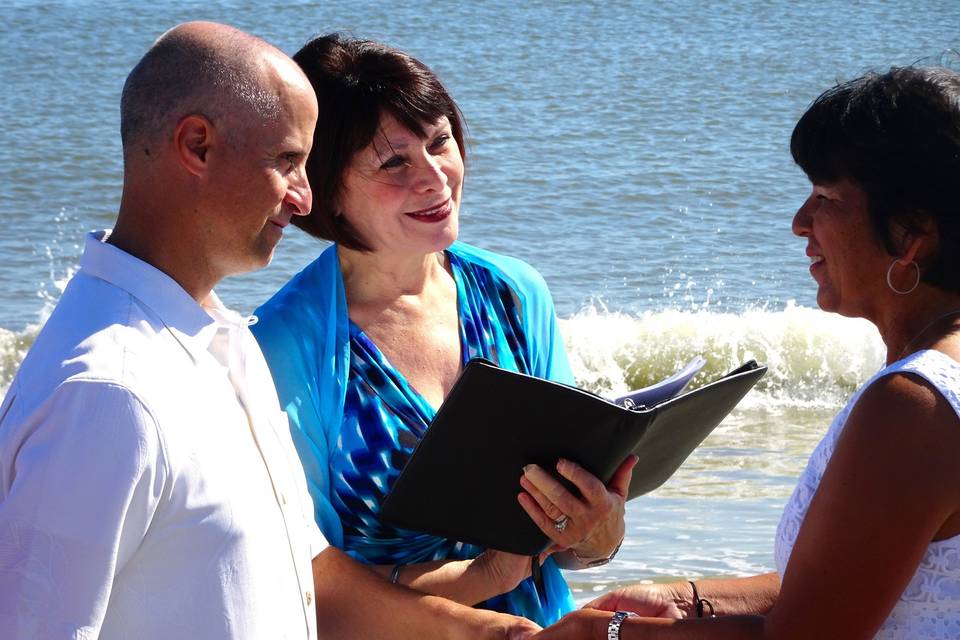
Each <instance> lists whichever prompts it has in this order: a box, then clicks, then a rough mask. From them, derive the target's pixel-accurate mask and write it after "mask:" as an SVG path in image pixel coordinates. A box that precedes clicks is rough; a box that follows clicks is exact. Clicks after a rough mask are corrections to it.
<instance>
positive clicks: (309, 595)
mask: <svg viewBox="0 0 960 640" xmlns="http://www.w3.org/2000/svg"><path fill="white" fill-rule="evenodd" d="M305 596H306V598H307V606H310V605H311V604H313V593H311V592H310V591H307V593H306V594H305Z"/></svg>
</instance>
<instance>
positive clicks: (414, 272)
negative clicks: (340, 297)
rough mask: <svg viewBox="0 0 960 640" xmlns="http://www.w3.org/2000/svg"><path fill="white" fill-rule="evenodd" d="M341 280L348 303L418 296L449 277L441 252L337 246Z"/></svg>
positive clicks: (444, 257) (375, 301)
mask: <svg viewBox="0 0 960 640" xmlns="http://www.w3.org/2000/svg"><path fill="white" fill-rule="evenodd" d="M337 256H338V258H339V260H340V270H341V272H342V273H343V284H344V288H345V289H346V294H347V300H348V302H349V303H350V304H370V303H382V302H385V301H392V300H396V299H398V298H401V297H404V296H421V295H423V294H424V292H425V291H429V290H430V288H431V287H432V285H434V284H436V283H438V282H445V281H446V280H448V279H449V272H448V270H447V266H446V263H447V259H446V256H445V255H444V253H443V252H436V253H428V254H421V255H399V254H389V253H386V252H381V251H377V252H362V251H354V250H352V249H346V248H343V247H338V248H337Z"/></svg>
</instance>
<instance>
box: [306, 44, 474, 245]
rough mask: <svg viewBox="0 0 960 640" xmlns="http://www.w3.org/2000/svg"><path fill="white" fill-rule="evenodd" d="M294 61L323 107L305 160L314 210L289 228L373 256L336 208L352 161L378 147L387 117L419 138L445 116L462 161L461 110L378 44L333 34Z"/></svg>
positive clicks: (408, 59)
mask: <svg viewBox="0 0 960 640" xmlns="http://www.w3.org/2000/svg"><path fill="white" fill-rule="evenodd" d="M293 59H294V60H296V62H297V64H299V65H300V68H302V69H303V71H304V73H306V75H307V78H309V80H310V84H312V85H313V89H314V91H316V93H317V102H318V103H319V107H320V109H319V116H318V118H317V128H316V131H315V133H314V135H313V150H312V151H311V153H310V157H309V158H308V159H307V177H308V178H309V180H310V187H311V188H312V190H313V209H312V210H311V211H310V214H309V215H306V216H294V219H293V220H292V222H293V224H295V225H296V226H298V227H300V228H301V229H303V230H304V231H306V232H307V233H309V234H311V235H313V236H315V237H317V238H322V239H324V240H332V241H333V242H336V243H338V244H340V245H343V246H344V247H348V248H350V249H358V250H361V251H369V250H370V248H369V247H368V246H367V245H366V244H365V242H364V240H363V238H361V237H359V236H358V234H357V233H356V231H354V230H353V229H352V228H351V227H350V225H349V224H348V223H347V222H346V219H345V218H344V217H343V216H341V215H339V213H340V212H339V211H338V208H337V207H338V205H337V203H338V200H339V197H340V195H341V193H340V191H341V189H342V187H343V176H344V171H345V170H346V168H347V166H348V165H349V164H350V160H351V159H352V158H353V155H354V154H355V153H356V152H358V151H360V150H361V149H363V148H365V147H366V146H367V145H369V144H370V143H371V142H372V141H373V138H374V136H375V135H376V133H377V131H378V130H379V125H380V118H381V116H382V115H383V114H384V112H387V113H389V114H390V115H392V116H393V117H394V118H396V119H397V121H398V122H399V123H400V124H402V125H403V126H405V127H407V128H408V129H409V130H410V131H412V132H413V133H415V134H416V135H418V136H420V137H421V138H422V137H425V135H426V133H425V132H424V129H423V125H425V124H432V123H434V122H436V121H438V120H440V119H441V118H442V117H443V116H446V117H447V118H448V119H449V120H450V128H451V129H452V132H453V137H454V139H455V140H456V141H457V145H458V146H459V147H460V153H461V155H463V156H465V155H466V154H465V151H464V144H463V143H464V140H463V118H462V115H461V114H460V109H459V108H458V107H457V105H456V103H455V102H454V101H453V98H451V97H450V94H449V93H447V90H446V89H445V88H444V86H443V84H441V83H440V80H438V79H437V76H436V75H435V74H434V73H433V72H432V71H431V70H430V69H429V68H428V67H427V66H426V65H425V64H423V63H422V62H420V61H419V60H417V59H416V58H414V57H412V56H409V55H407V54H406V53H403V52H402V51H398V50H396V49H394V48H392V47H388V46H387V45H384V44H380V43H378V42H371V41H369V40H355V39H352V38H345V37H342V36H340V35H339V34H336V33H332V34H329V35H325V36H319V37H317V38H314V39H313V40H311V41H310V42H308V43H307V44H306V45H304V46H303V48H302V49H300V51H298V52H297V53H296V54H295V55H294V56H293ZM464 160H466V158H465V157H464Z"/></svg>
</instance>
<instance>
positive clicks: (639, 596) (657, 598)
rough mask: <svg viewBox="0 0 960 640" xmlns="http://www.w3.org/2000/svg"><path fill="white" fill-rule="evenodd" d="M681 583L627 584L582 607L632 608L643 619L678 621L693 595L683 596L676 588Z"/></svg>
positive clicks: (625, 609) (626, 609)
mask: <svg viewBox="0 0 960 640" xmlns="http://www.w3.org/2000/svg"><path fill="white" fill-rule="evenodd" d="M681 586H684V585H672V584H636V585H630V586H627V587H622V588H620V589H616V590H615V591H611V592H610V593H607V594H604V595H602V596H600V597H599V598H597V599H596V600H592V601H590V602H588V603H587V604H585V605H583V606H584V608H585V609H600V610H603V611H632V612H634V613H636V614H638V615H640V616H643V617H644V618H674V619H677V620H681V619H683V618H686V617H687V612H686V610H685V609H684V608H683V607H684V606H685V605H687V603H688V602H690V600H691V599H692V597H693V595H692V593H690V594H686V595H685V594H682V593H680V592H679V587H681ZM687 606H689V605H687Z"/></svg>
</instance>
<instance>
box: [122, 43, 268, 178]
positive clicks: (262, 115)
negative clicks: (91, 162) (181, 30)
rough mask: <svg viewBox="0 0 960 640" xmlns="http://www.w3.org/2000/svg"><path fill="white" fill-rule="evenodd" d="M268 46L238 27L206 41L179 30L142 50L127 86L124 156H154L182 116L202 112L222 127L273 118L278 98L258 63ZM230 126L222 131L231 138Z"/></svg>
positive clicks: (124, 99)
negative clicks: (156, 147) (232, 32)
mask: <svg viewBox="0 0 960 640" xmlns="http://www.w3.org/2000/svg"><path fill="white" fill-rule="evenodd" d="M270 48H272V47H270V45H267V44H266V43H265V42H263V41H261V40H259V39H257V38H254V37H253V36H248V35H246V34H242V33H240V32H238V33H237V34H236V35H235V36H232V37H228V38H224V39H218V41H217V42H216V43H206V42H203V41H200V40H199V39H197V38H189V37H183V36H179V35H175V34H168V35H165V36H162V37H161V38H160V39H159V40H158V41H157V42H156V44H154V45H153V47H151V48H150V50H149V51H148V52H147V53H146V55H144V57H143V58H142V59H141V60H140V62H139V63H138V64H137V66H136V67H134V68H133V71H131V72H130V75H129V76H127V80H126V82H125V83H124V85H123V93H122V95H121V98H120V138H121V140H122V142H123V152H124V158H126V159H129V158H131V157H133V156H132V154H133V153H134V152H139V153H144V154H145V155H150V153H151V152H150V147H151V145H153V144H155V143H157V142H158V141H159V140H160V139H161V138H162V137H163V136H165V135H166V134H167V133H168V132H170V131H172V128H173V127H174V126H175V125H176V123H177V122H179V120H180V119H181V118H183V117H185V116H187V115H190V114H198V115H203V116H204V117H206V118H207V119H209V120H210V121H211V122H213V123H214V125H217V126H224V125H225V124H226V123H231V122H234V121H235V120H234V119H236V118H240V119H241V120H239V121H240V122H242V121H243V119H244V118H251V117H252V118H257V119H274V118H276V117H277V116H278V115H279V114H280V110H281V109H280V98H279V96H278V95H277V93H276V92H275V91H273V90H271V89H270V88H269V87H268V86H265V82H264V74H263V72H262V70H261V66H260V65H259V64H258V60H259V58H260V56H262V55H264V53H265V52H267V51H268V50H269V49H270ZM231 128H232V127H230V126H229V124H226V126H225V131H224V133H225V134H226V135H227V136H228V139H229V138H230V134H231V131H230V129H231Z"/></svg>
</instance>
